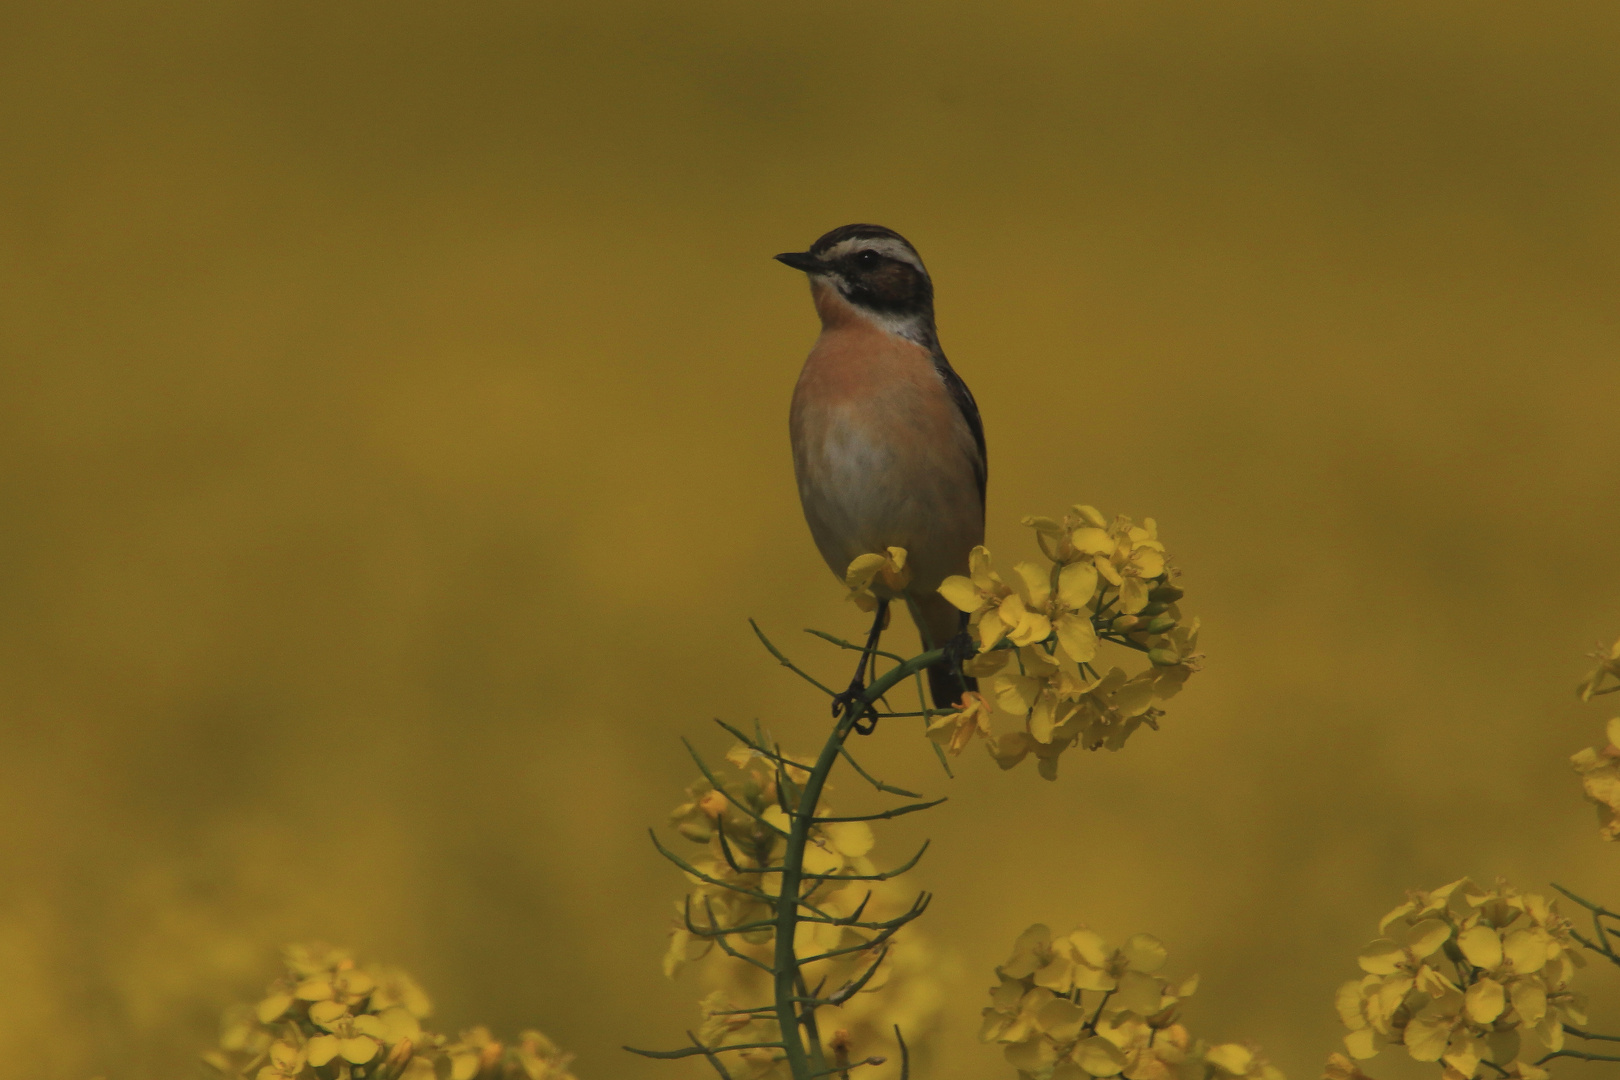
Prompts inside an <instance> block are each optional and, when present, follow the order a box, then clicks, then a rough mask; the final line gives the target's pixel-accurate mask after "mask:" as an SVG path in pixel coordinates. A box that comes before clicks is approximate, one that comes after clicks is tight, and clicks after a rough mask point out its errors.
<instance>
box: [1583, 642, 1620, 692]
mask: <svg viewBox="0 0 1620 1080" xmlns="http://www.w3.org/2000/svg"><path fill="white" fill-rule="evenodd" d="M1591 656H1592V659H1594V660H1596V661H1597V666H1596V667H1594V668H1593V669H1592V670H1591V671H1589V672H1587V673H1586V678H1584V679H1582V680H1581V682H1580V685H1579V686H1577V687H1576V688H1575V692H1576V693H1578V694H1579V695H1580V696H1581V700H1582V701H1590V700H1592V698H1594V697H1596V696H1597V695H1599V694H1612V693H1614V692H1615V691H1617V690H1620V639H1616V640H1615V643H1614V644H1613V645H1599V646H1598V647H1597V651H1596V652H1594V653H1592V654H1591ZM1610 680H1613V681H1612V682H1611V681H1610Z"/></svg>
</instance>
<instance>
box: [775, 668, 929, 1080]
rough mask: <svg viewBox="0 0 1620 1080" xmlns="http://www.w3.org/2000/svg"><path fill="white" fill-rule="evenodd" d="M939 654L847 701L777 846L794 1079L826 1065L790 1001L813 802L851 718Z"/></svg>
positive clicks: (779, 997) (785, 1033) (786, 1020)
mask: <svg viewBox="0 0 1620 1080" xmlns="http://www.w3.org/2000/svg"><path fill="white" fill-rule="evenodd" d="M943 659H945V650H944V649H931V650H929V651H928V652H925V653H922V654H921V655H919V656H914V657H912V658H911V659H910V660H907V661H905V662H904V663H901V664H899V665H897V666H896V667H894V668H891V669H890V670H888V671H886V672H884V673H883V675H882V676H881V677H880V678H877V679H874V680H873V681H872V684H871V685H870V686H868V687H867V688H866V690H865V691H864V692H863V693H862V694H861V696H860V698H859V699H858V700H856V701H853V702H851V703H850V704H849V706H848V707H847V708H845V709H844V711H843V713H842V714H840V715H839V717H838V721H837V723H836V724H834V725H833V730H832V733H831V734H830V735H828V736H827V742H826V745H824V746H823V747H822V748H821V754H820V755H819V756H818V757H817V758H816V763H815V765H813V766H812V767H811V769H810V775H809V777H808V778H807V779H806V780H805V782H804V787H803V788H802V789H800V792H799V806H798V812H797V813H795V814H794V815H793V817H792V827H791V828H790V829H789V830H788V837H787V845H786V847H785V848H784V849H783V851H782V883H781V889H780V891H779V892H778V894H777V897H776V951H775V955H774V957H773V960H772V965H771V966H772V967H773V968H774V970H775V977H774V978H775V993H776V1023H777V1027H778V1029H779V1030H780V1031H781V1038H782V1049H783V1053H784V1054H785V1055H786V1056H787V1061H788V1068H789V1069H790V1070H791V1071H792V1073H793V1077H794V1080H811V1077H813V1076H817V1075H823V1074H822V1073H821V1072H820V1070H822V1069H825V1068H826V1063H825V1062H824V1061H823V1060H822V1056H821V1047H820V1046H819V1045H818V1046H814V1047H810V1048H808V1049H807V1048H806V1046H805V1041H804V1037H803V1035H802V1034H801V1033H800V1031H799V1014H798V1010H797V1009H796V1007H795V1004H796V1001H797V998H798V996H799V995H798V974H799V965H800V961H799V957H798V955H797V954H796V953H795V952H794V948H793V939H794V937H795V933H794V931H795V930H797V929H798V925H799V905H800V903H801V901H800V898H799V889H800V886H801V885H802V883H803V881H804V850H805V846H806V845H807V844H808V843H809V840H810V830H811V829H812V828H813V827H814V826H815V824H816V807H817V806H818V805H819V804H820V802H821V792H822V789H823V788H825V787H826V785H827V776H828V774H830V773H831V772H832V768H833V766H834V765H835V764H837V762H838V757H839V754H840V752H841V751H842V750H843V747H844V741H845V740H846V739H848V738H849V733H850V732H851V731H853V730H854V728H855V721H856V720H858V719H860V717H861V716H862V715H863V714H864V713H865V711H866V709H867V708H869V707H870V706H871V705H872V704H873V703H874V702H876V701H877V700H878V699H879V698H881V697H882V696H883V695H884V694H886V693H888V692H889V691H890V690H891V689H893V688H894V686H895V685H896V684H898V683H900V682H903V681H904V680H906V679H909V678H910V677H911V676H913V675H915V674H916V673H917V672H919V671H922V670H923V669H925V668H927V667H928V666H930V665H931V664H936V663H938V662H939V661H941V660H943Z"/></svg>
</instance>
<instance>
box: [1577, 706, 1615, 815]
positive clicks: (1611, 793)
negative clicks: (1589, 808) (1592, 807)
mask: <svg viewBox="0 0 1620 1080" xmlns="http://www.w3.org/2000/svg"><path fill="white" fill-rule="evenodd" d="M1607 734H1608V737H1609V742H1608V745H1607V746H1604V747H1601V748H1594V747H1587V748H1586V749H1585V750H1582V751H1581V752H1580V753H1578V754H1575V755H1574V756H1573V757H1571V758H1570V759H1569V761H1570V764H1571V765H1573V766H1574V767H1575V771H1576V772H1578V773H1580V774H1581V788H1582V789H1583V790H1584V791H1585V792H1586V797H1587V799H1589V800H1590V801H1591V802H1593V803H1594V804H1596V806H1597V816H1598V826H1599V830H1600V831H1601V832H1602V833H1603V839H1605V840H1620V716H1617V717H1615V718H1614V719H1613V720H1610V721H1609V724H1608V728H1607Z"/></svg>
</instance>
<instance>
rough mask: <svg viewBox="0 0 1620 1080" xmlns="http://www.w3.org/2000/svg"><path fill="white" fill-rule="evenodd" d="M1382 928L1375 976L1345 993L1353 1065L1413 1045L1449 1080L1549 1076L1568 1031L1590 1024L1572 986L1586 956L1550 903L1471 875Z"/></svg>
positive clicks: (1343, 1011)
mask: <svg viewBox="0 0 1620 1080" xmlns="http://www.w3.org/2000/svg"><path fill="white" fill-rule="evenodd" d="M1379 932H1380V934H1381V935H1382V936H1381V937H1379V938H1378V939H1377V940H1376V941H1374V942H1372V943H1371V944H1370V945H1368V946H1367V947H1366V948H1364V949H1363V950H1362V951H1361V956H1360V964H1361V969H1362V971H1364V972H1366V974H1365V975H1364V976H1362V978H1361V979H1360V980H1358V981H1354V982H1347V983H1345V984H1344V985H1343V986H1341V987H1340V988H1339V993H1338V999H1337V1004H1338V1009H1339V1016H1340V1018H1341V1019H1343V1021H1344V1023H1345V1026H1346V1027H1348V1028H1349V1029H1350V1033H1349V1034H1348V1035H1346V1036H1345V1040H1344V1042H1345V1048H1346V1049H1347V1050H1348V1051H1349V1052H1350V1056H1351V1057H1354V1058H1357V1059H1366V1058H1370V1057H1372V1056H1374V1055H1375V1054H1377V1053H1378V1052H1379V1051H1380V1050H1382V1049H1383V1048H1384V1047H1386V1046H1404V1047H1405V1048H1406V1051H1407V1053H1408V1054H1410V1055H1411V1057H1412V1058H1413V1059H1414V1060H1417V1061H1438V1062H1441V1063H1442V1065H1443V1066H1444V1070H1445V1077H1446V1080H1468V1078H1470V1077H1474V1076H1478V1075H1480V1074H1481V1072H1482V1070H1487V1069H1488V1070H1489V1074H1490V1075H1492V1076H1495V1077H1506V1076H1512V1077H1518V1078H1520V1080H1545V1078H1546V1076H1547V1075H1548V1074H1547V1071H1546V1070H1545V1069H1543V1068H1541V1067H1540V1066H1538V1065H1537V1064H1535V1062H1537V1061H1538V1060H1541V1059H1542V1058H1544V1057H1545V1056H1546V1055H1547V1054H1549V1053H1553V1052H1555V1051H1558V1050H1561V1049H1563V1046H1564V1026H1565V1025H1566V1024H1584V1023H1585V1022H1586V1002H1585V998H1584V996H1583V995H1581V994H1579V993H1576V992H1575V991H1573V990H1571V989H1570V981H1571V979H1572V978H1573V977H1574V974H1575V970H1576V969H1577V968H1579V967H1582V966H1584V960H1583V958H1582V957H1581V955H1580V953H1579V952H1578V949H1577V943H1576V941H1575V939H1574V937H1573V936H1572V935H1571V933H1570V926H1569V923H1568V921H1567V920H1565V919H1564V918H1562V917H1561V916H1560V915H1559V914H1558V910H1557V906H1556V904H1555V903H1554V902H1552V901H1549V900H1547V899H1546V898H1545V897H1542V896H1538V895H1536V894H1533V893H1520V892H1519V891H1518V890H1516V889H1514V888H1512V887H1510V886H1508V885H1507V884H1505V883H1501V882H1499V883H1498V884H1497V886H1496V887H1495V888H1493V889H1487V888H1483V887H1481V886H1479V885H1476V884H1474V883H1473V882H1472V881H1469V880H1468V879H1466V878H1464V879H1462V880H1460V881H1454V882H1452V883H1451V884H1450V885H1446V886H1443V887H1441V888H1438V889H1434V890H1432V891H1430V892H1414V893H1412V894H1411V896H1410V897H1409V898H1408V900H1407V901H1406V903H1404V904H1402V905H1401V906H1400V907H1398V908H1396V909H1395V910H1394V911H1391V912H1390V913H1389V914H1388V915H1386V916H1384V918H1383V920H1382V921H1381V922H1380V923H1379Z"/></svg>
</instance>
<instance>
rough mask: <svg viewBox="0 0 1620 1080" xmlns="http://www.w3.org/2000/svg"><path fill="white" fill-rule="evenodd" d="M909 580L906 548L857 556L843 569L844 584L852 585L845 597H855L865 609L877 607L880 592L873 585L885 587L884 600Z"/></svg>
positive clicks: (857, 604) (892, 595)
mask: <svg viewBox="0 0 1620 1080" xmlns="http://www.w3.org/2000/svg"><path fill="white" fill-rule="evenodd" d="M910 583H911V567H909V566H907V565H906V549H905V548H899V547H892V548H888V549H887V550H885V551H882V552H870V553H868V554H865V555H857V556H856V557H855V559H854V560H853V561H852V562H851V563H850V564H849V569H848V570H846V571H844V584H845V585H847V586H848V587H849V595H848V596H847V597H845V599H847V600H853V601H854V602H855V606H856V607H858V608H860V609H861V610H862V611H876V610H877V605H878V599H879V595H878V592H877V591H875V590H874V588H873V586H877V588H878V589H880V590H882V599H885V600H893V599H894V598H895V597H896V596H898V595H899V594H900V592H901V590H903V589H904V588H905V587H906V586H907V585H908V584H910Z"/></svg>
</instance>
